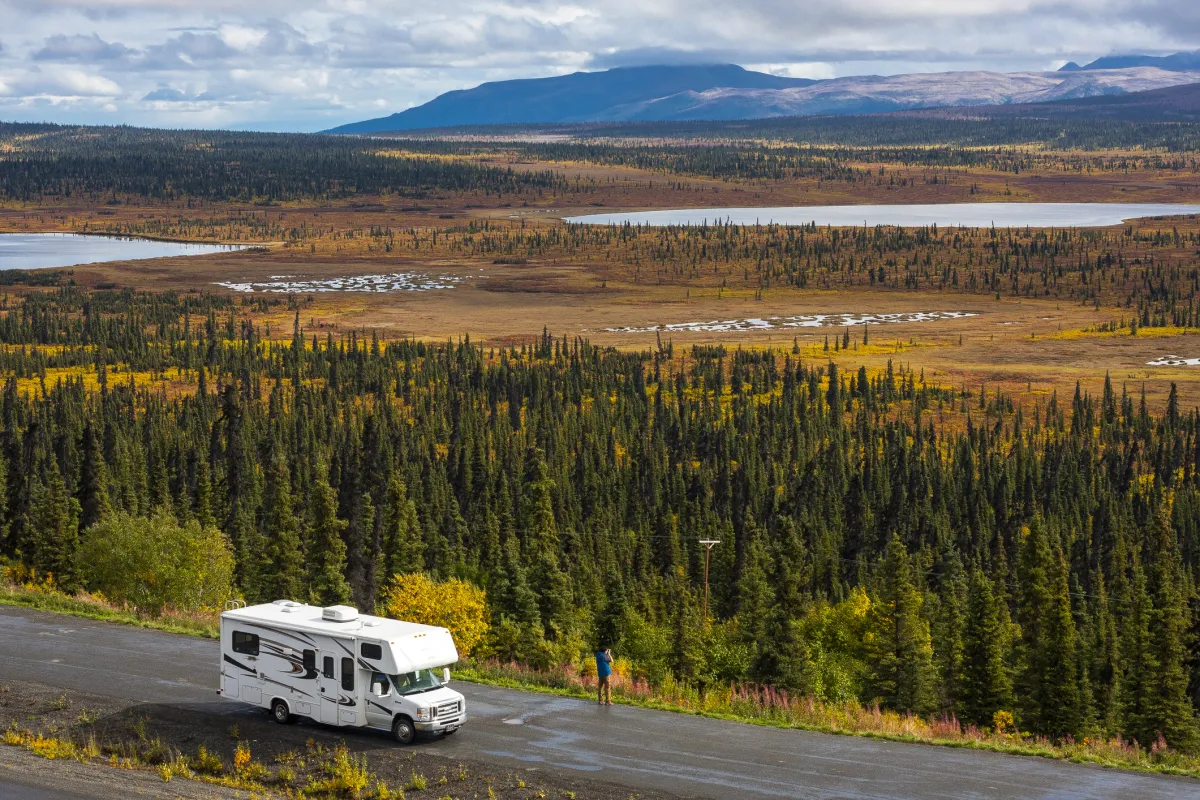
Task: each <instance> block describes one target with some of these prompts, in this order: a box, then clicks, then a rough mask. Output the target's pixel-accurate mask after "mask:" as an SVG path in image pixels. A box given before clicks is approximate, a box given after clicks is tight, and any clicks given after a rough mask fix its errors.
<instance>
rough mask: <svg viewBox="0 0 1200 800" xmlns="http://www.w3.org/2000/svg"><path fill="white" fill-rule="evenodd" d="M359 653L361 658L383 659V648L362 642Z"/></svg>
mask: <svg viewBox="0 0 1200 800" xmlns="http://www.w3.org/2000/svg"><path fill="white" fill-rule="evenodd" d="M359 652H361V653H362V657H363V658H373V659H380V658H383V648H382V647H380V646H379V645H377V644H371V643H370V642H363V643H362V647H360V648H359Z"/></svg>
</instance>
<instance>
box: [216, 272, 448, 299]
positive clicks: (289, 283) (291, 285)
mask: <svg viewBox="0 0 1200 800" xmlns="http://www.w3.org/2000/svg"><path fill="white" fill-rule="evenodd" d="M288 279H290V280H288ZM462 281H463V278H459V277H456V276H453V275H441V276H437V277H434V276H431V275H428V274H426V273H424V272H391V273H387V274H382V275H351V276H349V277H345V278H320V279H318V278H312V279H308V280H300V279H298V278H297V276H295V275H272V276H271V278H270V280H267V281H261V282H253V281H246V282H236V281H220V282H218V283H217V286H223V287H225V288H226V289H229V290H231V291H234V292H242V293H244V294H253V293H255V292H264V293H273V294H311V293H317V292H429V291H434V290H437V289H453V288H454V286H455V284H457V283H461V282H462Z"/></svg>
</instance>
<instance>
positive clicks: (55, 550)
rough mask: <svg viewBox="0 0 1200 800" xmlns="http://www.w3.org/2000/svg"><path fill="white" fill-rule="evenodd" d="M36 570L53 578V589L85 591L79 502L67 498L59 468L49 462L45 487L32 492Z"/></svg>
mask: <svg viewBox="0 0 1200 800" xmlns="http://www.w3.org/2000/svg"><path fill="white" fill-rule="evenodd" d="M31 505H32V508H31V512H32V514H33V530H32V544H33V547H32V552H31V553H30V556H31V559H30V560H31V562H32V563H33V566H34V567H35V568H36V569H37V570H38V571H39V572H41V573H43V574H45V575H50V576H52V578H53V580H54V585H55V586H57V587H58V588H59V589H61V590H62V591H64V592H67V593H68V594H74V593H75V592H77V591H79V589H81V588H82V586H81V584H80V582H79V564H78V563H77V556H78V551H79V501H77V500H76V499H75V498H73V497H71V496H69V495H68V494H67V485H66V483H65V482H64V481H63V477H62V473H61V472H59V470H58V464H57V463H56V462H55V461H54V459H53V458H52V459H50V468H49V470H47V473H46V480H45V483H42V482H38V483H37V484H36V485H35V488H34V492H33V502H32V504H31Z"/></svg>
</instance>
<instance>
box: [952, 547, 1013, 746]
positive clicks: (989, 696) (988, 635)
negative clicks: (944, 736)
mask: <svg viewBox="0 0 1200 800" xmlns="http://www.w3.org/2000/svg"><path fill="white" fill-rule="evenodd" d="M1008 627H1009V626H1008V624H1007V621H1006V618H1005V615H1004V614H1003V613H1002V612H1001V609H1000V603H999V602H998V600H997V598H996V595H995V593H994V592H993V591H992V582H991V581H990V580H988V578H987V576H986V575H985V574H984V573H983V572H981V571H978V570H977V571H975V572H974V573H972V575H971V581H970V586H969V587H968V590H967V609H966V620H965V624H964V627H963V649H962V661H961V662H960V670H961V671H960V673H959V677H958V699H957V702H956V703H955V711H956V713H957V714H958V716H959V718H960V719H962V720H963V721H964V722H968V723H970V724H972V725H978V726H980V727H986V726H988V725H990V724H991V723H992V719H993V717H994V716H995V714H996V712H997V711H1006V710H1011V709H1012V707H1013V697H1012V676H1011V675H1010V674H1009V670H1008V664H1007V663H1006V662H1005V658H1006V655H1007V653H1008V648H1009V646H1010V643H1011V636H1010V632H1009V630H1008Z"/></svg>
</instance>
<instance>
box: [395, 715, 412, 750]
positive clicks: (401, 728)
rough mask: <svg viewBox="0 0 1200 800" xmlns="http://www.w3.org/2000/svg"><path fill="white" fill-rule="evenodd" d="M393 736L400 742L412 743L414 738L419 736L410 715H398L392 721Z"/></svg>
mask: <svg viewBox="0 0 1200 800" xmlns="http://www.w3.org/2000/svg"><path fill="white" fill-rule="evenodd" d="M392 738H394V739H395V740H396V741H397V742H399V743H400V744H412V742H413V739H415V738H417V729H416V728H414V727H413V724H412V720H411V719H409V718H408V717H396V719H395V721H394V722H392Z"/></svg>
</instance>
